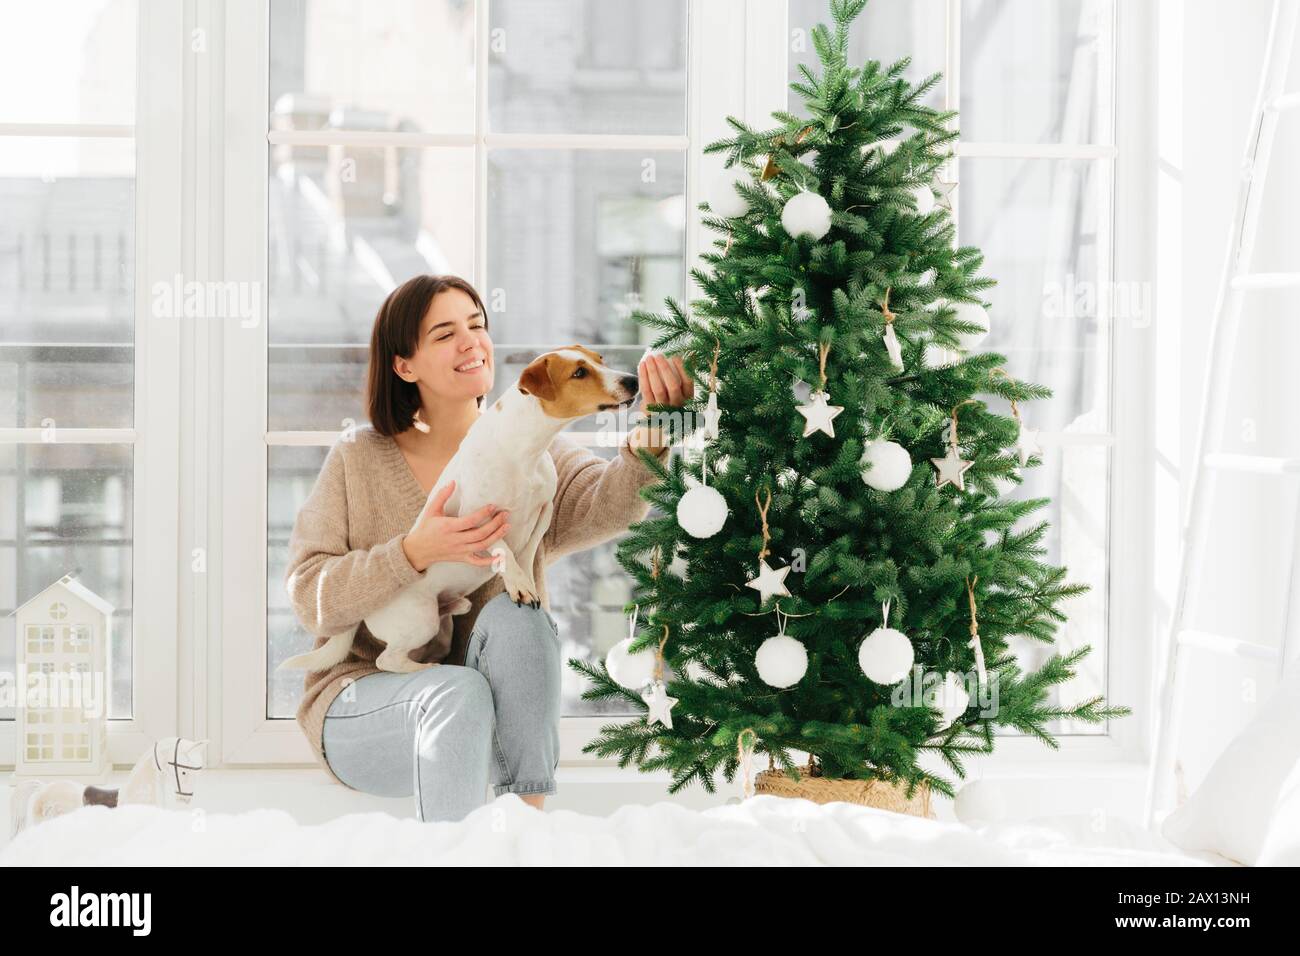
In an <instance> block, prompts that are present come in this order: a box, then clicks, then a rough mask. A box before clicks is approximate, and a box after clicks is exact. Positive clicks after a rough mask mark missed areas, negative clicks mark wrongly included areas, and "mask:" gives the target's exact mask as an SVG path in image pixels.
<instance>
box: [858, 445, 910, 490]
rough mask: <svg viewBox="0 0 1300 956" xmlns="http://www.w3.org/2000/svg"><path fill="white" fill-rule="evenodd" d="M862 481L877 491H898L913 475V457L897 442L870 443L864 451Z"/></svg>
mask: <svg viewBox="0 0 1300 956" xmlns="http://www.w3.org/2000/svg"><path fill="white" fill-rule="evenodd" d="M860 464H861V465H862V466H863V470H862V480H863V482H865V483H866V485H867V487H869V488H875V489H876V490H877V491H897V490H898V489H899V488H901V487H903V485H905V484H907V479H908V477H909V476H911V474H912V456H911V455H909V454H908V453H907V449H906V448H904V447H903V446H902V445H900V444H898V443H897V442H892V441H873V442H868V443H867V447H866V448H864V449H863V450H862V459H861V462H860Z"/></svg>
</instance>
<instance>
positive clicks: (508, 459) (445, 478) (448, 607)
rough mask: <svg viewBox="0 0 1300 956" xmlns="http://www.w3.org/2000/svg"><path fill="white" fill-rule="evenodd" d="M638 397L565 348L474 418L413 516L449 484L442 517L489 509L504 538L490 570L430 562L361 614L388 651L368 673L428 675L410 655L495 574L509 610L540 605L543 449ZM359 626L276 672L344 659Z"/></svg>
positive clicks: (547, 499) (533, 366) (624, 377)
mask: <svg viewBox="0 0 1300 956" xmlns="http://www.w3.org/2000/svg"><path fill="white" fill-rule="evenodd" d="M638 390H639V383H638V381H637V377H636V376H635V375H632V374H629V373H627V372H620V371H617V370H615V369H611V368H607V367H606V366H605V364H604V360H603V359H602V358H601V356H600V355H598V354H597V353H595V352H593V351H592V350H591V349H588V348H584V347H583V346H581V345H571V346H568V347H566V348H562V349H556V350H554V351H551V352H547V353H545V354H544V355H540V356H538V357H537V358H536V359H534V360H533V361H532V362H531V363H530V364H529V365H528V367H527V368H525V369H524V371H523V373H522V374H521V375H520V376H519V381H518V382H517V383H516V384H515V387H514V388H511V389H508V390H507V391H506V393H505V394H504V395H502V396H501V397H500V398H499V399H497V400H496V401H495V402H494V403H493V404H492V407H491V409H490V410H489V411H486V412H484V413H483V414H481V415H480V416H479V417H478V420H477V421H475V422H474V424H473V425H471V426H470V429H469V431H468V432H466V434H465V437H464V439H462V440H461V443H460V448H459V449H457V451H456V454H455V455H453V456H452V458H451V460H450V461H449V462H447V466H446V467H445V468H444V469H443V471H442V474H441V475H439V476H438V482H437V484H435V485H434V486H433V490H432V491H431V492H430V493H429V497H428V499H427V500H426V501H425V505H424V510H423V511H421V512H420V517H423V516H424V514H425V513H426V512H427V511H428V509H429V508H430V506H431V503H432V502H433V501H434V499H435V498H437V496H438V492H439V490H440V489H441V488H442V487H443V486H444V485H446V484H447V483H448V482H449V481H452V480H453V479H455V481H456V490H455V491H453V492H452V494H451V496H450V497H449V498H448V499H447V502H446V504H445V505H444V506H443V513H444V514H446V515H449V516H452V517H459V516H461V515H466V514H470V513H471V512H473V511H475V510H477V509H478V508H481V507H483V506H484V505H486V504H496V505H497V506H498V508H501V509H504V510H506V511H509V512H510V525H511V527H510V530H509V531H508V532H507V533H506V535H505V537H504V538H502V539H500V540H498V541H497V542H495V543H494V544H493V545H491V547H489V548H488V552H489V553H491V554H493V555H495V556H496V558H497V559H496V560H495V561H493V562H492V564H491V566H489V567H483V566H479V565H475V564H467V563H465V562H464V561H437V562H435V563H433V564H431V565H429V567H428V568H426V569H425V571H424V572H423V573H422V574H421V576H420V579H419V580H417V581H412V582H411V583H410V584H409V585H407V586H406V587H405V588H404V589H403V590H402V591H401V592H400V593H399V594H398V595H397V596H396V597H395V598H393V600H392V601H390V602H389V603H388V604H387V605H386V606H384V607H382V608H380V609H379V610H377V611H374V612H372V613H371V614H368V615H367V616H366V618H365V623H366V628H367V630H369V631H370V633H371V634H372V635H374V637H375V638H376V639H377V640H379V641H381V642H382V643H383V644H384V645H386V646H385V648H384V650H383V652H382V653H380V655H379V657H378V658H377V659H376V660H375V666H376V667H378V668H379V669H380V670H384V671H393V672H398V673H405V672H409V671H417V670H423V669H424V668H427V667H432V666H433V663H421V662H418V661H414V660H412V659H411V657H410V654H411V652H412V651H414V650H416V649H418V648H420V647H423V646H424V645H425V644H427V643H428V642H429V641H431V640H432V639H433V638H434V637H436V636H438V635H440V634H442V633H444V631H445V630H446V629H449V628H450V627H451V626H452V620H451V618H452V616H453V615H457V614H464V613H465V612H466V611H468V610H469V609H470V602H469V599H468V598H467V597H466V595H468V594H469V593H470V592H472V591H474V590H475V589H476V588H478V587H479V586H480V585H482V584H483V583H484V582H485V581H489V580H491V579H492V578H493V577H494V576H495V575H496V574H498V573H500V574H501V575H502V577H503V578H504V583H505V587H506V591H507V592H509V594H510V597H511V598H512V599H513V600H514V601H515V603H516V604H524V603H528V604H531V605H532V606H533V607H540V606H541V600H540V598H539V597H538V589H537V583H536V582H535V581H534V580H533V565H534V558H535V557H536V555H537V549H538V547H539V546H540V545H541V542H542V536H543V535H544V534H545V533H546V529H547V528H548V527H550V524H551V511H552V502H553V500H554V498H555V489H556V482H557V475H556V473H555V462H554V461H553V460H552V459H551V456H550V455H548V454H547V453H546V450H547V448H549V447H550V444H551V441H552V439H554V438H555V436H556V435H557V434H559V433H560V432H561V431H562V430H563V429H564V426H565V425H567V424H568V423H569V422H571V421H574V420H575V419H578V418H583V417H585V416H587V415H593V414H595V413H596V412H601V411H607V410H609V409H614V408H620V407H623V406H625V405H627V404H628V403H630V402H631V401H632V400H633V399H634V398H635V397H636V395H637V392H638ZM485 520H486V521H490V520H492V519H491V518H490V517H489V518H487V519H485ZM416 524H417V525H418V524H419V519H418V518H417V519H416ZM357 626H358V625H355V624H354V625H353V626H352V627H350V628H348V630H346V631H343V632H341V633H338V634H335V635H333V636H332V637H330V639H329V640H328V641H327V642H326V643H324V644H322V645H321V646H320V647H318V648H316V649H315V650H313V651H310V652H308V653H306V654H299V655H297V656H296V657H291V658H289V659H288V660H286V661H284V662H283V663H282V664H280V666H279V667H278V668H276V669H277V670H279V669H281V668H306V669H307V670H309V671H322V670H327V669H328V668H330V667H332V666H334V665H335V664H337V663H339V662H340V661H342V660H344V659H345V658H346V657H347V656H348V654H349V652H350V651H351V650H352V641H353V638H354V637H355V636H356V631H357Z"/></svg>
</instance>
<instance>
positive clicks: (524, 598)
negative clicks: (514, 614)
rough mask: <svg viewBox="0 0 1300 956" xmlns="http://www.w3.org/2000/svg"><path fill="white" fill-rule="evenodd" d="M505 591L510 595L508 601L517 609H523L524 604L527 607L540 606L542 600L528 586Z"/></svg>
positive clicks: (508, 588)
mask: <svg viewBox="0 0 1300 956" xmlns="http://www.w3.org/2000/svg"><path fill="white" fill-rule="evenodd" d="M506 590H507V591H508V592H509V593H510V599H511V600H512V601H514V602H515V604H516V605H517V606H519V607H523V606H524V605H525V604H527V605H528V606H529V607H541V606H542V599H541V598H540V597H539V596H538V595H537V594H536V593H534V592H533V590H532V589H531V588H530V587H529V586H528V585H520V586H518V587H507V588H506Z"/></svg>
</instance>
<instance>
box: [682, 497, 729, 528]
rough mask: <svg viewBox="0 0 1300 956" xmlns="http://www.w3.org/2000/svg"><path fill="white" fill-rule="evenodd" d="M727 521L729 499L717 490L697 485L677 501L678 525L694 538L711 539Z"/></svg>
mask: <svg viewBox="0 0 1300 956" xmlns="http://www.w3.org/2000/svg"><path fill="white" fill-rule="evenodd" d="M726 521H727V499H726V498H723V497H722V495H721V494H720V493H719V492H718V490H717V489H716V488H711V487H709V486H708V485H696V486H695V487H694V488H692V489H691V490H690V491H688V492H686V494H684V495H682V496H681V498H680V499H678V501H677V523H678V524H679V525H681V526H682V530H683V531H685V532H686V533H687V534H689V535H690V536H691V537H693V538H711V537H713V536H714V535H715V534H717V533H718V532H719V531H721V530H722V526H723V524H725V523H726Z"/></svg>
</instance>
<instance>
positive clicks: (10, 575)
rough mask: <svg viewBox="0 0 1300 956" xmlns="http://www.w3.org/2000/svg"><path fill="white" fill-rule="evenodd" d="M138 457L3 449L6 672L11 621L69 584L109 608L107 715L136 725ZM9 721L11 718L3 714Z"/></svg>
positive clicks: (96, 449) (0, 509)
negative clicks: (66, 578)
mask: <svg viewBox="0 0 1300 956" xmlns="http://www.w3.org/2000/svg"><path fill="white" fill-rule="evenodd" d="M133 458H134V449H132V448H131V447H130V446H126V445H56V444H26V445H0V671H3V670H8V671H9V672H11V673H12V671H13V666H14V624H15V619H14V618H13V617H9V616H8V615H9V614H10V612H12V611H13V610H14V609H15V608H16V607H18V606H19V605H20V604H22V603H23V602H25V601H27V600H28V599H30V598H31V597H33V596H35V595H36V594H39V593H40V592H41V591H43V590H44V589H45V588H47V587H48V586H49V585H51V584H53V583H54V582H55V581H57V580H58V579H59V578H61V577H63V575H65V574H68V573H73V572H75V575H76V577H77V579H78V580H79V581H80V582H81V583H82V584H84V585H85V586H86V587H88V588H90V590H92V591H94V592H95V593H96V594H98V595H100V596H101V597H102V598H104V600H106V601H108V603H109V604H111V605H113V607H114V612H113V625H112V628H113V633H112V640H111V642H110V645H109V674H110V681H111V684H112V692H111V702H110V708H109V716H110V717H112V718H124V719H125V718H129V717H130V716H131V607H132V602H131V587H132V584H131V551H132V534H133V528H134V517H133V513H132V496H133V489H132V482H133ZM0 717H4V718H7V719H12V718H13V714H12V711H5V710H0Z"/></svg>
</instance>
